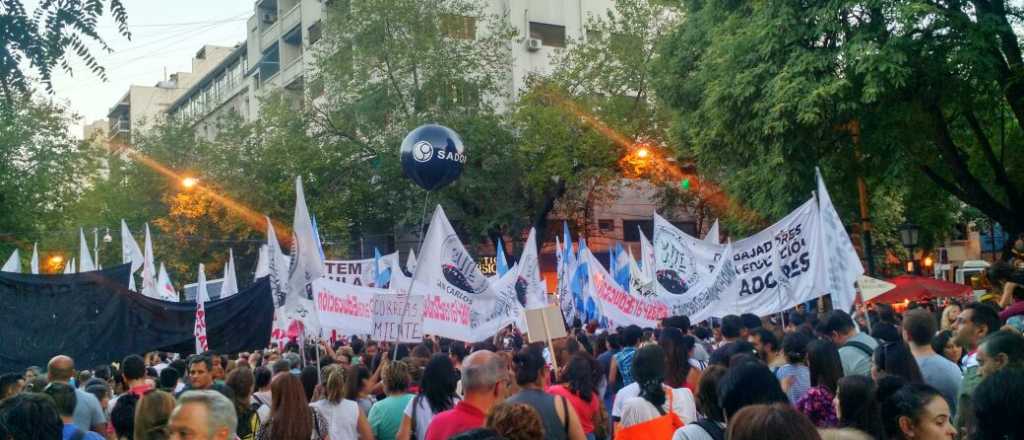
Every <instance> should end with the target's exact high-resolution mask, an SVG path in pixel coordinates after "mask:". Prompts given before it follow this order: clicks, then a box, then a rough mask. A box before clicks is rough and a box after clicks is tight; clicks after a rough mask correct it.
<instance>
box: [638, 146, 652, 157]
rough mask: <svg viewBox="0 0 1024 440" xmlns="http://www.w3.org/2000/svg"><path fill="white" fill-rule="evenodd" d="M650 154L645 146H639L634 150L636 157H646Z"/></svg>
mask: <svg viewBox="0 0 1024 440" xmlns="http://www.w3.org/2000/svg"><path fill="white" fill-rule="evenodd" d="M650 155H651V150H648V149H647V147H640V148H638V149H637V150H636V157H639V158H641V159H647V156H650Z"/></svg>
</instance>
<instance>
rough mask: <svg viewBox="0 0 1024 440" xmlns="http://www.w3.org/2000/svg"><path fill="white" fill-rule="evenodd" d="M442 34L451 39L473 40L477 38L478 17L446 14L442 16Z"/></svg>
mask: <svg viewBox="0 0 1024 440" xmlns="http://www.w3.org/2000/svg"><path fill="white" fill-rule="evenodd" d="M441 32H442V33H444V35H445V36H447V37H449V38H458V39H460V40H472V39H474V38H476V17H467V16H465V15H451V14H444V15H442V16H441Z"/></svg>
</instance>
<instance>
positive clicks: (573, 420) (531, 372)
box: [506, 346, 585, 440]
mask: <svg viewBox="0 0 1024 440" xmlns="http://www.w3.org/2000/svg"><path fill="white" fill-rule="evenodd" d="M512 362H513V365H514V370H515V374H516V384H518V385H519V389H520V390H519V392H518V393H516V394H514V395H512V396H510V397H509V398H508V399H506V401H507V402H509V403H522V404H525V405H529V406H531V407H533V409H535V410H537V413H538V414H540V418H541V421H542V424H543V425H544V438H546V439H555V440H559V439H572V440H581V439H583V438H585V435H584V433H583V428H582V427H581V425H580V421H579V418H578V416H577V415H576V411H574V410H573V408H572V406H570V405H569V401H568V399H566V398H565V397H562V396H556V395H551V394H548V393H546V392H544V389H545V387H546V385H547V378H548V373H549V371H548V367H547V364H546V363H545V362H544V355H543V354H542V353H541V351H540V349H539V348H536V347H530V346H528V347H524V348H523V349H522V350H519V352H517V353H516V354H515V355H514V356H513V357H512Z"/></svg>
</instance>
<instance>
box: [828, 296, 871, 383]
mask: <svg viewBox="0 0 1024 440" xmlns="http://www.w3.org/2000/svg"><path fill="white" fill-rule="evenodd" d="M823 327H824V330H825V332H826V334H827V335H828V337H829V339H831V340H832V343H834V344H836V347H839V359H840V360H841V361H842V363H843V376H853V375H861V376H871V359H872V357H873V356H874V353H875V349H876V348H878V341H876V340H875V338H872V337H871V336H868V335H867V334H866V333H862V332H859V331H857V326H856V325H855V324H854V323H853V318H850V315H849V314H848V313H846V312H844V311H842V310H834V311H832V313H830V314H829V315H828V318H827V319H825V324H824V326H823Z"/></svg>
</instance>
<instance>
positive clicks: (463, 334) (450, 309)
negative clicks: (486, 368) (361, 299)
mask: <svg viewBox="0 0 1024 440" xmlns="http://www.w3.org/2000/svg"><path fill="white" fill-rule="evenodd" d="M417 263H418V265H419V268H418V270H417V272H416V279H415V281H414V283H413V288H412V294H413V295H422V296H424V297H426V300H425V303H424V308H423V315H424V317H423V332H424V333H427V334H432V335H438V336H443V337H446V338H450V339H455V340H459V341H465V342H477V341H481V340H484V339H487V338H488V337H491V336H493V335H494V333H495V332H496V331H497V330H498V329H499V328H500V327H501V325H502V324H503V323H505V322H508V321H507V320H508V318H509V313H511V311H512V310H510V308H509V307H505V306H506V305H508V304H504V301H503V302H502V303H501V304H499V301H498V293H497V292H496V291H495V289H494V288H493V286H491V283H490V282H488V280H487V277H485V276H484V275H483V273H481V272H480V267H479V266H478V265H477V263H476V260H475V259H473V257H472V256H471V255H470V254H469V252H467V251H466V248H465V247H464V246H463V245H462V242H461V241H460V240H459V237H458V235H456V233H455V230H454V229H453V228H452V226H451V224H450V223H448V219H447V217H445V214H444V210H443V209H441V207H440V206H438V207H437V209H436V210H435V211H434V216H433V218H432V219H431V221H430V228H429V229H428V230H427V235H426V238H425V240H424V242H423V247H422V248H421V254H420V257H419V260H418V262H417Z"/></svg>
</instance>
